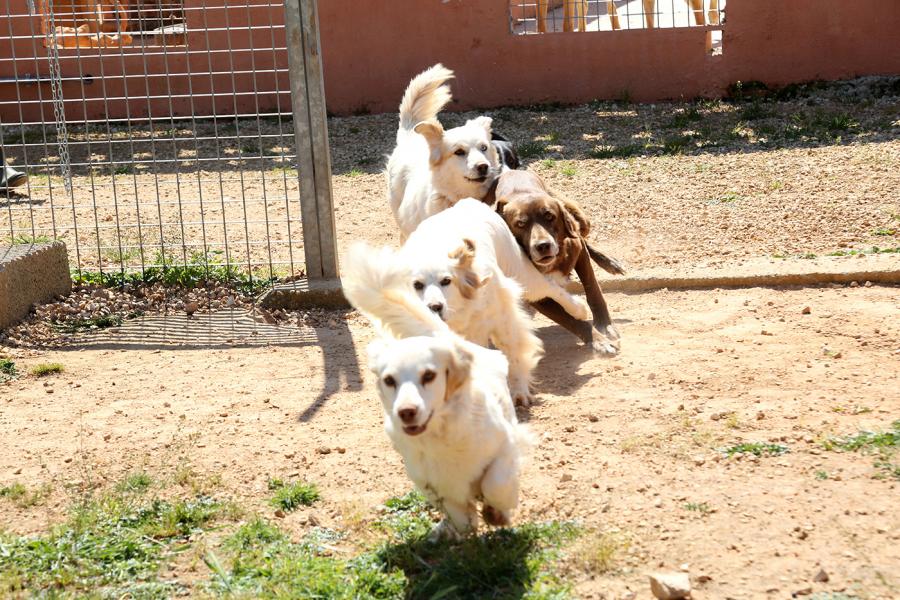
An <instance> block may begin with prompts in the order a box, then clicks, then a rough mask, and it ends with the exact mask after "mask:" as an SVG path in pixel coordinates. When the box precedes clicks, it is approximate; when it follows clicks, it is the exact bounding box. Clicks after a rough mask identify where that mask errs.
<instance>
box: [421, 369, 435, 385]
mask: <svg viewBox="0 0 900 600" xmlns="http://www.w3.org/2000/svg"><path fill="white" fill-rule="evenodd" d="M435 377H437V373H435V372H434V371H425V372H424V373H422V385H428V384H429V383H431V382H432V381H434V378H435Z"/></svg>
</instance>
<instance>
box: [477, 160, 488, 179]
mask: <svg viewBox="0 0 900 600" xmlns="http://www.w3.org/2000/svg"><path fill="white" fill-rule="evenodd" d="M490 167H491V166H490V165H489V164H487V163H481V164H480V165H478V166H477V167H475V168H476V169H478V174H479V175H480V176H482V177H484V176H485V175H487V174H488V169H489V168H490Z"/></svg>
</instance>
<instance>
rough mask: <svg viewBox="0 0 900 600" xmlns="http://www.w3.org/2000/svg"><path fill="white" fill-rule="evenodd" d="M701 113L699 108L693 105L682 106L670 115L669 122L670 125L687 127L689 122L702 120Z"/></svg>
mask: <svg viewBox="0 0 900 600" xmlns="http://www.w3.org/2000/svg"><path fill="white" fill-rule="evenodd" d="M702 120H703V113H701V112H700V109H699V108H697V106H695V105H693V104H692V105H690V106H688V107H687V108H683V109H680V110H678V111H677V112H676V113H675V116H674V117H672V121H671V122H670V123H669V126H670V127H678V128H681V127H687V126H688V125H690V124H691V123H694V122H697V121H702Z"/></svg>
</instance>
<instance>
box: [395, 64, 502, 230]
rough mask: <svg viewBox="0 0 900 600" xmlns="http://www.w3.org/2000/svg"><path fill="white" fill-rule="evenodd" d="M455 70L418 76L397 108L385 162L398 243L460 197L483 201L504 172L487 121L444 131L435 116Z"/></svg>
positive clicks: (437, 67)
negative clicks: (396, 124)
mask: <svg viewBox="0 0 900 600" xmlns="http://www.w3.org/2000/svg"><path fill="white" fill-rule="evenodd" d="M452 77H453V71H451V70H450V69H447V68H445V67H444V66H443V65H440V64H437V65H434V66H433V67H431V68H430V69H427V70H426V71H424V72H422V73H420V74H419V75H416V76H415V77H414V78H413V80H412V81H410V82H409V86H407V88H406V92H405V93H404V94H403V101H402V102H401V103H400V127H399V129H397V146H396V147H395V148H394V151H393V153H392V154H391V156H390V158H389V159H388V164H387V171H386V174H387V179H388V195H389V197H390V203H391V210H392V211H393V213H394V218H395V219H396V220H397V224H398V225H399V226H400V238H401V241H402V240H405V239H406V238H407V237H408V236H409V234H411V233H412V232H413V230H414V229H415V228H416V227H417V226H418V224H419V223H421V222H422V221H424V220H425V219H426V218H428V217H430V216H431V215H434V214H437V213H439V212H440V211H442V210H444V209H446V208H449V207H451V206H453V204H455V203H456V202H457V201H458V200H460V199H461V198H469V197H474V198H484V197H485V196H486V195H487V193H488V191H489V190H490V188H491V184H493V182H494V179H495V178H496V177H497V175H498V174H499V173H500V169H501V167H502V165H501V163H500V157H499V156H498V154H497V149H496V148H495V146H494V144H492V143H491V119H490V118H489V117H478V118H475V119H471V120H469V121H467V122H466V124H465V125H462V126H461V127H454V128H453V129H448V130H446V131H445V130H444V128H443V126H442V125H441V124H440V122H439V121H438V120H437V115H438V113H439V112H440V111H441V109H442V108H444V106H446V105H447V103H448V102H450V98H451V96H450V88H449V86H447V85H446V82H447V81H448V80H450V79H451V78H452Z"/></svg>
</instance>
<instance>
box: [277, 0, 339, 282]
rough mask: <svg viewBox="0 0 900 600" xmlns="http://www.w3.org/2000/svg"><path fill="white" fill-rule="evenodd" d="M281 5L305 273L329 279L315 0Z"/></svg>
mask: <svg viewBox="0 0 900 600" xmlns="http://www.w3.org/2000/svg"><path fill="white" fill-rule="evenodd" d="M284 9H285V26H286V37H287V51H288V65H289V68H290V77H291V102H292V108H293V113H294V136H295V138H296V145H297V167H298V170H299V177H300V206H301V214H302V224H303V246H304V250H305V253H306V273H307V277H308V278H309V279H310V280H322V279H335V278H337V276H338V261H337V256H338V255H337V236H336V233H335V223H334V207H333V203H332V197H331V153H330V151H329V148H328V123H327V117H326V111H325V85H324V79H323V77H322V59H321V47H320V43H319V15H318V11H317V9H316V0H285V5H284Z"/></svg>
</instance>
